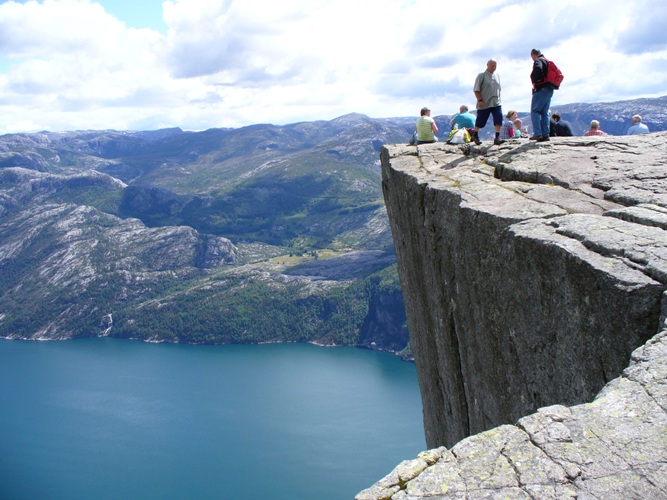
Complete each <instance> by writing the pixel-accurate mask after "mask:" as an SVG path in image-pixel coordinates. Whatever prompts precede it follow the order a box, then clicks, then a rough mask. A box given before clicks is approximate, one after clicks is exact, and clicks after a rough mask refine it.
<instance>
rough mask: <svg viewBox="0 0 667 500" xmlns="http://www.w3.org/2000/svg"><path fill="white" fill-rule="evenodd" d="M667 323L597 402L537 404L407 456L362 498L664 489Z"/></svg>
mask: <svg viewBox="0 0 667 500" xmlns="http://www.w3.org/2000/svg"><path fill="white" fill-rule="evenodd" d="M666 402H667V332H663V333H661V334H660V335H658V336H656V337H654V338H653V339H652V340H650V341H649V342H648V343H647V344H646V345H644V346H642V347H640V348H639V349H637V351H635V353H634V354H633V356H632V362H631V364H630V367H629V368H628V369H626V370H625V372H624V373H623V376H621V377H619V378H618V379H615V380H614V381H613V382H611V383H609V384H608V385H607V386H606V387H605V388H604V390H603V391H602V392H601V393H600V395H599V396H598V397H597V398H596V399H595V401H593V402H592V403H588V404H583V405H578V406H573V407H571V408H567V407H565V406H561V405H555V406H550V407H546V408H542V409H540V410H539V411H538V412H537V413H534V414H532V415H529V416H527V417H524V418H522V419H520V420H519V421H518V423H517V424H516V425H503V426H500V427H497V428H495V429H492V430H489V431H486V432H483V433H481V434H477V435H475V436H472V437H469V438H467V439H464V440H463V441H461V442H459V443H458V444H457V445H455V446H454V447H453V448H452V449H451V450H448V449H447V448H444V447H440V448H436V449H432V450H429V451H426V452H423V453H421V454H420V455H419V457H417V458H416V459H414V460H406V461H405V462H403V463H401V464H400V465H399V466H398V467H397V468H396V469H395V470H394V471H392V472H391V473H390V474H389V475H388V476H387V477H385V478H384V479H382V480H381V481H379V482H378V483H377V484H376V485H374V486H373V487H371V488H369V489H368V490H365V491H363V492H361V493H360V494H359V495H357V497H356V498H357V500H379V499H395V500H398V499H400V500H413V499H418V498H431V499H434V498H438V499H442V500H444V499H450V498H452V499H453V498H467V499H478V498H479V499H481V498H526V499H528V498H536V499H541V500H542V499H565V498H571V499H575V498H590V499H597V498H600V499H602V498H604V499H625V498H665V497H666V496H667V467H666V466H665V459H667V432H666V429H667V413H666V411H667V405H666V404H665V403H666Z"/></svg>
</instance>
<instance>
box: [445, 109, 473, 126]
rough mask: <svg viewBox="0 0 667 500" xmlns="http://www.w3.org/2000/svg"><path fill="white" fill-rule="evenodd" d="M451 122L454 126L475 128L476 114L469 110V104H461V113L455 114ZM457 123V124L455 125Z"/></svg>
mask: <svg viewBox="0 0 667 500" xmlns="http://www.w3.org/2000/svg"><path fill="white" fill-rule="evenodd" d="M449 124H450V125H451V126H452V128H459V129H461V128H474V127H475V115H473V114H472V113H471V112H470V111H468V106H466V105H465V104H461V107H460V108H459V113H458V114H457V115H454V117H453V118H452V119H451V121H450V122H449ZM455 125H456V126H455Z"/></svg>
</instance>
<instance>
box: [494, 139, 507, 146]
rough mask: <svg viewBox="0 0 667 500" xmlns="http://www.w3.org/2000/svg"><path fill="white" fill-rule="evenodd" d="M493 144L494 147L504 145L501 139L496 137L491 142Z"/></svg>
mask: <svg viewBox="0 0 667 500" xmlns="http://www.w3.org/2000/svg"><path fill="white" fill-rule="evenodd" d="M493 143H494V144H495V145H496V146H500V145H501V144H504V143H505V141H504V140H503V139H501V138H500V137H496V138H495V139H494V140H493Z"/></svg>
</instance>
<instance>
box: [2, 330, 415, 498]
mask: <svg viewBox="0 0 667 500" xmlns="http://www.w3.org/2000/svg"><path fill="white" fill-rule="evenodd" d="M423 449H425V443H424V437H423V428H422V419H421V400H420V396H419V389H418V385H417V376H416V370H415V366H414V365H413V364H412V363H407V362H404V361H401V360H399V359H398V358H396V357H395V356H393V355H391V354H387V353H379V352H374V351H366V350H361V349H355V348H331V349H325V348H320V347H315V346H311V345H305V344H270V345H232V346H191V345H174V344H145V343H140V342H133V341H128V340H116V339H108V338H105V339H86V340H70V341H64V342H26V341H6V340H0V498H3V499H4V498H7V499H12V500H23V499H45V498H48V499H50V500H59V499H70V500H74V499H91V498H95V499H97V500H100V499H121V498H123V499H130V498H133V499H208V498H211V499H233V500H245V499H248V500H250V499H252V500H256V499H271V500H278V499H285V500H287V499H289V500H308V499H318V500H323V499H324V500H326V499H331V500H340V499H351V498H353V497H354V494H355V493H357V492H359V491H361V490H362V489H364V488H366V487H368V486H370V485H371V484H373V483H374V482H375V481H377V480H379V479H380V478H382V477H383V476H384V475H385V474H387V473H388V472H389V471H390V470H391V469H393V467H395V466H396V465H397V464H398V463H399V462H400V461H402V460H405V459H409V458H414V457H415V456H416V455H417V453H419V452H420V451H421V450H423Z"/></svg>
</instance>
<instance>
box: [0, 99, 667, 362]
mask: <svg viewBox="0 0 667 500" xmlns="http://www.w3.org/2000/svg"><path fill="white" fill-rule="evenodd" d="M664 99H665V98H660V99H658V100H655V101H647V102H646V103H644V104H645V105H646V106H647V107H649V106H648V105H649V104H650V105H651V106H653V107H652V108H651V109H653V108H656V109H657V108H658V107H659V106H660V105H662V103H663V101H664ZM576 106H578V105H576ZM595 106H597V105H595ZM630 107H632V106H631V105H629V104H628V103H623V104H614V105H613V106H611V107H610V108H609V109H608V111H607V113H608V116H610V117H613V116H618V114H619V110H621V109H630ZM584 108H585V109H584V110H579V111H577V112H578V113H580V116H584V112H585V113H593V112H595V113H596V116H597V117H598V118H600V117H601V115H600V114H599V113H598V111H597V110H598V108H597V107H596V108H586V107H585V106H584ZM560 109H564V108H560ZM574 109H575V108H573V110H574ZM576 109H579V108H576ZM591 109H593V111H591ZM572 112H573V113H574V111H572ZM651 113H653V111H651ZM651 113H649V114H648V115H647V116H653V115H652V114H651ZM645 114H646V113H645ZM663 115H664V113H663V114H662V115H661V114H660V113H658V112H657V111H656V113H655V116H657V117H661V116H663ZM564 116H567V115H565V114H564ZM586 116H587V115H586ZM448 119H449V117H447V116H439V117H436V120H438V121H440V122H442V126H441V129H442V130H443V131H446V130H447V128H448V127H449V125H448ZM582 120H583V118H582ZM414 121H415V117H412V118H411V117H399V118H381V119H374V118H370V117H368V116H365V115H362V114H359V113H350V114H347V115H343V116H341V117H338V118H336V119H334V120H330V121H325V120H321V121H316V122H300V123H294V124H289V125H285V126H277V125H270V124H268V125H267V124H255V125H252V126H248V127H242V128H240V129H209V130H206V131H202V132H189V131H183V130H181V129H180V128H170V129H163V130H156V131H139V132H133V131H113V130H97V131H95V130H93V131H72V132H55V133H54V132H41V133H35V134H7V135H3V136H0V284H1V285H3V287H2V290H4V292H2V293H1V294H0V336H3V337H7V338H71V337H77V336H94V335H100V334H104V335H113V336H121V337H128V338H137V339H143V340H147V339H150V340H152V341H156V340H165V341H178V342H195V343H197V342H208V343H226V342H264V341H276V340H288V341H307V342H308V341H310V342H314V343H324V344H327V343H329V344H340V343H343V344H354V345H363V346H367V347H371V346H375V347H376V348H380V349H387V350H393V351H398V350H402V349H403V347H405V346H406V344H407V327H406V324H405V317H404V311H403V303H402V295H401V293H400V285H399V284H398V279H397V275H396V271H395V264H393V262H394V249H393V241H392V238H391V234H390V231H389V226H388V221H387V215H386V209H385V207H384V202H383V200H382V194H381V178H380V163H379V154H378V152H379V151H380V149H381V146H382V145H383V144H389V143H405V142H407V140H408V138H409V137H410V135H411V133H412V129H413V127H414ZM445 122H446V123H445ZM603 123H604V122H603ZM656 127H663V129H664V128H667V119H666V120H665V122H656ZM441 135H442V132H441ZM77 235H78V236H77ZM120 235H123V237H122V238H121V237H120ZM151 238H153V239H155V240H157V241H151ZM160 241H163V242H168V244H162V245H161V244H160ZM355 256H361V258H357V257H355ZM59 259H61V260H59ZM63 259H64V260H63ZM63 273H64V274H66V275H67V276H69V277H70V279H72V280H74V281H73V282H72V283H74V282H77V280H78V283H79V285H80V286H75V287H72V288H68V286H66V284H67V283H68V282H67V281H66V280H65V281H62V280H60V279H55V277H60V276H61V275H63ZM70 284H71V283H70ZM207 289H208V290H211V291H212V292H211V296H207V295H206V294H205V293H203V292H202V290H207ZM188 290H190V292H188ZM195 298H196V300H195ZM47 299H48V300H47ZM197 301H199V302H201V303H202V304H201V305H197V304H198V303H199V302H197ZM195 302H197V303H195ZM31 304H39V308H38V309H39V311H40V312H39V314H35V311H34V309H35V308H32V307H31ZM160 304H162V305H160ZM165 304H168V306H166V305H165ZM142 311H143V312H142ZM146 311H149V313H147V316H146V317H142V316H141V315H142V314H143V313H145V312H146ZM264 311H272V314H273V313H274V312H275V314H276V317H277V318H281V319H280V320H279V321H278V320H276V321H272V322H271V321H269V322H267V321H266V320H264V319H262V314H263V312H264ZM109 318H113V322H112V323H111V326H110V325H109ZM389 318H393V319H392V320H391V321H393V323H392V322H390V321H389ZM378 321H380V323H378ZM302 323H305V324H306V326H304V325H303V324H302ZM380 324H381V326H380ZM336 325H338V326H336ZM183 328H187V329H189V331H188V332H185V333H184V332H182V331H181V330H182V329H183ZM262 328H265V329H267V331H262ZM336 328H339V329H340V331H339V332H338V333H336ZM179 329H180V330H179ZM318 329H320V330H321V331H318ZM243 332H245V333H243ZM364 332H365V333H364ZM401 344H402V345H401Z"/></svg>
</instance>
